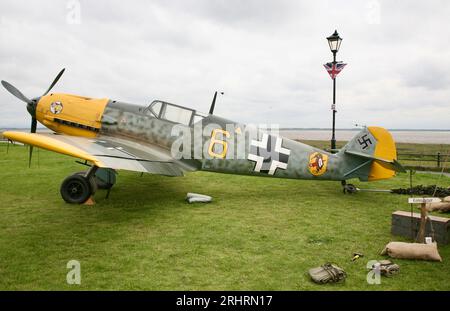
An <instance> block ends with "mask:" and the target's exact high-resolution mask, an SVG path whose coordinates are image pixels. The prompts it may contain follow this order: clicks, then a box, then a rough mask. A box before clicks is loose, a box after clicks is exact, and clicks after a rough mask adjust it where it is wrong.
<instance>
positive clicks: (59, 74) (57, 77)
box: [42, 68, 66, 96]
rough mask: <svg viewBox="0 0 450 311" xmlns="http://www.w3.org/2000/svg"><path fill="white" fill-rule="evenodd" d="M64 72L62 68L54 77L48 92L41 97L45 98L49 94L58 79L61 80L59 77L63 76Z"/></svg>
mask: <svg viewBox="0 0 450 311" xmlns="http://www.w3.org/2000/svg"><path fill="white" fill-rule="evenodd" d="M64 70H66V68H63V69H62V70H61V71H60V72H59V73H58V75H57V76H56V78H55V80H53V82H52V84H50V87H49V88H48V90H47V91H46V92H45V93H44V94H43V95H42V96H45V95H47V93H48V92H50V90H51V89H52V88H53V87H54V86H55V84H56V83H57V82H58V80H59V78H61V76H62V75H63V73H64Z"/></svg>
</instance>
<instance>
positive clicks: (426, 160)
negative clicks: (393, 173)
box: [398, 152, 450, 169]
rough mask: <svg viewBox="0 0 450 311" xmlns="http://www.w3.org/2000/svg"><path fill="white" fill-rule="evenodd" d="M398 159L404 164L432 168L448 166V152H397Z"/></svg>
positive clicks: (449, 160)
mask: <svg viewBox="0 0 450 311" xmlns="http://www.w3.org/2000/svg"><path fill="white" fill-rule="evenodd" d="M398 160H399V161H400V162H404V163H405V165H406V166H411V167H414V166H420V167H432V168H437V169H439V168H442V167H446V168H450V154H444V153H441V152H437V153H434V154H425V153H399V154H398Z"/></svg>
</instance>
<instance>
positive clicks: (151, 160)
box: [3, 131, 195, 176]
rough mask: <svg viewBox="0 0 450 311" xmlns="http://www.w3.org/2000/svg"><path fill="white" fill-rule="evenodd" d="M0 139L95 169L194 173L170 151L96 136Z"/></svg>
mask: <svg viewBox="0 0 450 311" xmlns="http://www.w3.org/2000/svg"><path fill="white" fill-rule="evenodd" d="M3 136H4V137H6V138H8V139H10V140H12V141H18V142H21V143H24V144H27V145H33V146H36V147H38V148H42V149H46V150H50V151H54V152H58V153H61V154H65V155H69V156H72V157H75V158H80V159H83V160H86V161H89V162H92V163H93V164H95V165H96V166H98V167H105V168H112V169H117V170H129V171H136V172H145V173H152V174H159V175H166V176H182V175H183V172H184V171H192V170H195V168H194V167H192V166H189V165H187V164H185V163H182V162H180V161H177V160H174V159H173V158H172V157H171V156H170V151H167V150H165V149H162V148H159V147H158V146H153V145H147V144H146V145H143V144H139V143H136V142H132V141H129V140H127V139H122V138H116V137H110V136H99V137H95V138H86V137H79V136H69V135H64V134H56V133H25V132H13V131H7V132H4V133H3Z"/></svg>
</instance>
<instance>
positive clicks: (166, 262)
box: [0, 144, 450, 290]
mask: <svg viewBox="0 0 450 311" xmlns="http://www.w3.org/2000/svg"><path fill="white" fill-rule="evenodd" d="M5 147H6V146H5V145H4V144H0V198H1V201H0V202H1V203H0V206H1V214H0V290H18V289H19V290H56V289H62V290H78V289H82V290H87V289H105V290H115V289H129V290H144V289H145V290H174V289H178V290H330V289H331V290H357V289H358V290H450V283H449V280H450V245H446V246H443V245H441V246H439V252H440V254H441V256H442V257H443V262H441V263H436V262H425V261H413V260H394V261H395V262H396V263H398V264H399V265H400V269H401V271H400V274H399V275H397V276H395V277H392V278H382V283H381V284H380V285H369V284H367V282H366V273H367V271H366V263H367V261H368V260H370V259H382V258H383V257H382V256H380V255H379V252H380V251H381V250H382V249H383V247H384V245H385V244H386V243H388V242H389V241H395V240H400V241H406V239H402V238H399V237H393V236H391V234H390V222H391V213H392V212H393V211H396V210H409V208H410V207H409V205H408V204H407V203H406V200H407V196H402V195H394V194H382V193H367V192H361V193H358V194H355V195H344V194H343V193H342V190H341V186H340V184H339V183H337V182H311V181H302V180H283V179H271V178H256V177H243V176H234V175H222V174H212V173H205V172H195V173H190V174H188V175H187V176H185V177H179V178H170V177H162V176H154V175H144V176H143V177H139V174H138V173H133V172H124V171H122V172H120V175H119V176H118V183H117V185H116V186H115V187H114V188H113V191H112V193H111V196H110V198H109V199H108V200H105V199H104V196H105V192H104V191H99V192H97V194H96V201H97V204H96V205H95V206H83V205H82V206H77V205H68V204H65V203H64V202H63V201H62V199H61V197H60V194H59V186H60V183H61V181H62V180H63V179H64V178H65V177H66V176H68V175H69V174H71V173H73V172H76V171H80V168H81V169H83V167H82V166H80V165H79V164H76V163H75V162H74V161H73V159H72V158H69V157H65V156H61V155H58V154H54V153H50V152H46V151H43V150H40V151H39V167H38V165H37V162H38V161H37V160H38V152H37V150H36V151H35V153H34V159H33V164H32V167H31V169H28V168H27V157H28V155H27V151H26V148H25V147H21V146H15V147H10V148H9V154H8V155H7V154H6V148H5ZM437 180H438V176H437V175H431V174H419V173H418V174H416V175H415V176H414V183H415V184H427V185H429V184H435V183H436V182H437ZM354 183H355V184H357V185H358V186H360V187H368V188H384V189H390V188H398V187H408V175H407V174H402V175H400V176H398V177H397V178H395V179H391V180H388V181H381V182H374V183H365V184H363V183H360V182H358V181H354ZM439 184H440V185H442V186H444V185H445V186H449V185H450V178H449V177H442V178H441V179H440V181H439ZM187 192H198V193H203V194H208V195H211V196H213V198H214V201H213V202H212V203H210V204H194V205H189V204H187V203H185V201H184V197H185V195H186V193H187ZM441 216H442V215H441ZM447 217H448V215H447ZM356 251H358V252H363V253H364V254H365V257H364V258H362V259H359V260H358V261H356V262H351V261H350V259H351V255H352V253H353V252H356ZM71 259H76V260H78V261H79V262H80V263H81V285H68V284H67V283H66V273H67V272H68V271H69V270H68V269H67V268H66V264H67V262H68V261H69V260H71ZM327 261H331V262H334V263H336V264H338V265H339V266H341V267H342V268H344V269H345V270H346V271H347V274H348V277H347V280H346V282H345V283H343V284H335V285H316V284H314V283H312V282H311V281H310V280H309V277H308V275H307V270H308V269H309V268H311V267H314V266H318V265H321V264H323V263H325V262H327Z"/></svg>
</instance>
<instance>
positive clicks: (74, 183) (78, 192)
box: [60, 174, 94, 204]
mask: <svg viewBox="0 0 450 311" xmlns="http://www.w3.org/2000/svg"><path fill="white" fill-rule="evenodd" d="M93 190H94V189H92V186H91V183H90V182H89V180H88V179H87V178H86V177H84V176H81V175H78V174H74V175H71V176H69V177H67V178H66V179H64V181H63V182H62V184H61V189H60V192H61V196H62V198H63V199H64V201H66V202H67V203H71V204H82V203H84V202H86V201H87V199H89V197H90V196H91V195H92V193H93Z"/></svg>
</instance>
